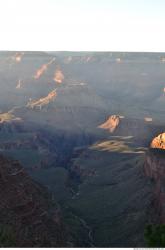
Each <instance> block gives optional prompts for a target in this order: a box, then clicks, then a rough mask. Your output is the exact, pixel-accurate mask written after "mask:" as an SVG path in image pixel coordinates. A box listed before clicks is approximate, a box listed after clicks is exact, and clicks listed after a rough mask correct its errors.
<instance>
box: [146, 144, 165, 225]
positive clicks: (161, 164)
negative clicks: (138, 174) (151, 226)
mask: <svg viewBox="0 0 165 250" xmlns="http://www.w3.org/2000/svg"><path fill="white" fill-rule="evenodd" d="M144 172H145V175H146V176H148V177H150V178H151V181H153V207H152V208H153V213H154V216H153V217H154V218H155V219H154V221H153V218H152V219H151V220H152V221H153V222H154V223H162V224H164V223H165V151H164V150H161V149H155V148H154V149H152V148H151V149H150V150H149V151H148V152H147V154H146V159H145V163H144Z"/></svg>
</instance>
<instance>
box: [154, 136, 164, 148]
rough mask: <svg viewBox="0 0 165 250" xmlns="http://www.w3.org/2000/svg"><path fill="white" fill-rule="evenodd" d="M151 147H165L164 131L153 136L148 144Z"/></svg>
mask: <svg viewBox="0 0 165 250" xmlns="http://www.w3.org/2000/svg"><path fill="white" fill-rule="evenodd" d="M150 147H151V148H160V149H165V133H162V134H160V135H158V136H157V137H155V138H154V139H153V140H152V142H151V145H150Z"/></svg>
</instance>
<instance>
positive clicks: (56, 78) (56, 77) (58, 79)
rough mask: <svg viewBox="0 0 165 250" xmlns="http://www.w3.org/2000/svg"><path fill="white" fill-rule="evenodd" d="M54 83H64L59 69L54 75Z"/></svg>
mask: <svg viewBox="0 0 165 250" xmlns="http://www.w3.org/2000/svg"><path fill="white" fill-rule="evenodd" d="M54 81H55V82H56V83H62V82H63V81H64V75H63V73H62V71H61V70H60V69H57V70H56V71H55V74H54Z"/></svg>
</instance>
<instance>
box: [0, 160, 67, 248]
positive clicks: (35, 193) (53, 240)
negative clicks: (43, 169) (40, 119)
mask: <svg viewBox="0 0 165 250" xmlns="http://www.w3.org/2000/svg"><path fill="white" fill-rule="evenodd" d="M0 200H1V203H0V225H1V227H2V228H3V227H4V228H5V227H6V226H8V227H9V226H10V228H11V229H12V232H13V235H14V238H15V245H16V246H17V247H61V246H67V243H66V230H65V227H64V224H63V222H62V217H61V211H60V208H59V206H58V205H57V204H56V203H55V202H54V205H52V204H53V203H52V198H50V197H49V195H48V193H47V192H46V190H45V189H44V188H42V187H41V186H40V185H38V184H36V183H35V182H34V181H32V179H31V178H30V177H29V176H28V175H27V173H26V172H25V170H24V169H23V168H22V167H21V165H20V164H19V163H18V162H17V161H13V160H9V159H6V158H4V157H3V156H0ZM11 247H12V246H11Z"/></svg>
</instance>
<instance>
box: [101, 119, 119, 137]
mask: <svg viewBox="0 0 165 250" xmlns="http://www.w3.org/2000/svg"><path fill="white" fill-rule="evenodd" d="M119 122H120V118H119V116H118V115H111V116H110V117H109V118H108V120H107V121H106V122H105V123H103V124H101V125H100V126H99V128H102V129H107V130H109V131H110V132H111V133H113V132H114V130H115V129H116V128H117V126H118V125H119Z"/></svg>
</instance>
